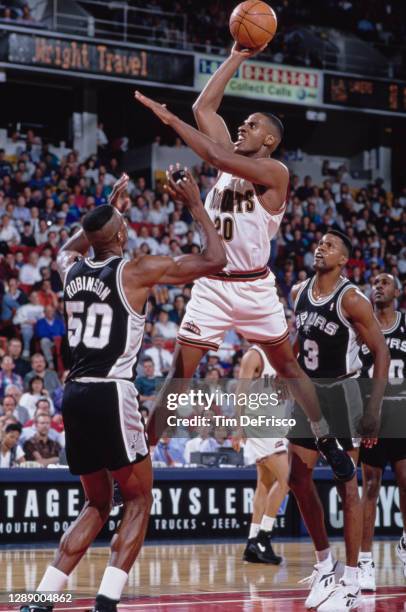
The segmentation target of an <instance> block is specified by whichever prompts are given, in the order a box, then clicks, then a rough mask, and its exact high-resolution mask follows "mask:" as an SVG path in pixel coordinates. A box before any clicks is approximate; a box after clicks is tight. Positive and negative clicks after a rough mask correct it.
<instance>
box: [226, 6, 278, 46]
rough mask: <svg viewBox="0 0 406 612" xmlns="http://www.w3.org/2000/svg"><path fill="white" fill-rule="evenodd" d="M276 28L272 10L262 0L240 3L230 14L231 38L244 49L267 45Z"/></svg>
mask: <svg viewBox="0 0 406 612" xmlns="http://www.w3.org/2000/svg"><path fill="white" fill-rule="evenodd" d="M277 27H278V20H277V19H276V15H275V12H274V10H273V9H272V8H271V7H270V6H269V4H266V2H262V0H246V2H241V4H239V5H238V6H236V7H235V9H234V10H233V12H232V13H231V17H230V32H231V36H232V37H233V38H234V40H235V41H236V42H238V43H239V44H240V45H241V46H242V47H244V48H245V49H256V48H258V47H262V46H263V45H265V44H267V43H269V42H270V41H271V40H272V38H273V37H274V36H275V32H276V28H277Z"/></svg>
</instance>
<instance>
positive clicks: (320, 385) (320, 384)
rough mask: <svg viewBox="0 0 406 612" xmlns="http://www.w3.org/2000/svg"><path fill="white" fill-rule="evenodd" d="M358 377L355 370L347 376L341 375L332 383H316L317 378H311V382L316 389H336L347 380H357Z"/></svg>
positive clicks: (357, 372) (357, 371)
mask: <svg viewBox="0 0 406 612" xmlns="http://www.w3.org/2000/svg"><path fill="white" fill-rule="evenodd" d="M359 376H360V372H359V370H355V371H354V372H350V373H349V374H343V375H342V376H338V377H337V378H336V379H335V381H334V382H331V383H330V382H328V383H327V382H325V383H324V382H318V381H317V378H312V382H313V384H314V385H316V387H326V388H330V387H336V386H337V385H341V384H342V383H343V382H344V381H346V380H348V379H349V378H353V379H357V378H359Z"/></svg>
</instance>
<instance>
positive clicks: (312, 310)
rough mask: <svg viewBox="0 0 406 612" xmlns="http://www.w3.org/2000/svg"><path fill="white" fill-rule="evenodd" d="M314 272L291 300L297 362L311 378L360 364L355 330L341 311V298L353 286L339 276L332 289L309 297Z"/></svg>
mask: <svg viewBox="0 0 406 612" xmlns="http://www.w3.org/2000/svg"><path fill="white" fill-rule="evenodd" d="M315 278H316V277H315V276H314V277H313V278H312V279H309V280H308V281H306V282H305V283H304V285H303V286H302V287H301V289H300V290H299V293H298V295H297V298H296V302H295V314H296V328H297V331H298V338H299V363H300V365H301V367H302V368H303V370H304V371H305V372H306V373H307V374H308V375H309V376H310V377H311V378H326V379H331V378H339V377H342V376H347V375H348V374H352V373H355V372H357V371H358V370H359V369H360V368H361V360H360V359H359V356H358V352H359V345H358V342H357V334H356V332H355V330H354V328H353V327H352V326H351V323H350V322H349V321H347V320H346V319H345V317H344V315H343V314H342V312H341V300H342V298H343V295H344V294H345V293H346V292H347V291H348V290H349V289H354V288H355V289H356V286H355V285H353V284H351V283H350V281H349V280H348V279H346V278H344V277H342V278H341V279H340V280H339V282H338V284H337V286H336V288H335V289H334V291H333V292H332V293H331V294H330V295H328V296H326V297H323V298H322V299H320V300H316V299H315V298H314V297H313V293H312V291H313V285H314V280H315Z"/></svg>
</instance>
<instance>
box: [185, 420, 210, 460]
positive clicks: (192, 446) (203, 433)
mask: <svg viewBox="0 0 406 612" xmlns="http://www.w3.org/2000/svg"><path fill="white" fill-rule="evenodd" d="M211 437H212V436H211V429H210V427H207V426H205V427H201V428H200V429H199V435H197V436H196V437H195V438H191V439H190V440H188V441H187V442H186V445H185V450H184V453H183V458H184V462H185V463H190V462H191V454H192V453H196V452H201V448H202V444H203V442H206V440H209V438H211ZM207 446H208V445H207Z"/></svg>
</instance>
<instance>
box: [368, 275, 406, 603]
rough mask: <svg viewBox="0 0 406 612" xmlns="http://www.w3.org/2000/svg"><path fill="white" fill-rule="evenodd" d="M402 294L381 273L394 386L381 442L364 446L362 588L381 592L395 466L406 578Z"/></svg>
mask: <svg viewBox="0 0 406 612" xmlns="http://www.w3.org/2000/svg"><path fill="white" fill-rule="evenodd" d="M398 296H399V290H398V289H397V286H396V280H395V278H394V277H393V276H392V275H391V274H379V275H378V276H377V277H376V278H375V280H374V285H373V293H372V301H373V304H374V310H375V314H376V317H377V319H378V322H379V325H380V327H381V329H382V333H383V335H384V337H385V340H386V344H387V345H388V348H389V351H390V366H389V385H388V387H387V388H386V391H385V397H384V401H383V405H382V419H381V429H380V432H379V439H378V442H377V444H376V445H375V446H373V447H372V448H361V453H360V455H361V462H362V479H363V496H362V505H363V519H364V520H363V534H362V544H361V552H360V556H359V568H360V583H361V588H362V589H364V590H368V591H375V590H376V582H375V565H374V561H373V558H372V552H371V551H372V542H373V537H374V530H375V518H376V509H377V505H378V498H379V491H380V488H381V481H382V473H383V470H384V469H385V466H386V464H387V463H390V464H391V466H392V469H393V471H394V472H395V475H396V480H397V483H398V486H399V507H400V511H401V513H402V519H403V536H402V538H401V539H400V542H399V544H398V545H397V549H396V552H397V555H398V557H399V558H400V560H401V562H402V563H403V571H404V573H405V576H406V431H405V423H406V389H405V373H406V315H405V314H404V313H401V312H399V311H397V310H396V299H397V298H398ZM360 358H361V361H362V375H363V377H365V378H367V379H368V378H371V376H372V374H373V359H372V355H371V352H370V350H369V348H368V347H367V346H366V345H365V344H363V345H362V346H361V350H360Z"/></svg>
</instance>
